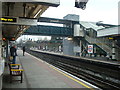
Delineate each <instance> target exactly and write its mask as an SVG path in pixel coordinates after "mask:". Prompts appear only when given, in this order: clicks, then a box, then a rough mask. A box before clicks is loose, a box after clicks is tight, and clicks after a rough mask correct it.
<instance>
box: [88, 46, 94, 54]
mask: <svg viewBox="0 0 120 90" xmlns="http://www.w3.org/2000/svg"><path fill="white" fill-rule="evenodd" d="M88 53H93V45H88Z"/></svg>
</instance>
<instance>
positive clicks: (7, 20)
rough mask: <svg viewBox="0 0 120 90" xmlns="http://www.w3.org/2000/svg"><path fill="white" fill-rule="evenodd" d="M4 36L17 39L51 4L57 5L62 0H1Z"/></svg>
mask: <svg viewBox="0 0 120 90" xmlns="http://www.w3.org/2000/svg"><path fill="white" fill-rule="evenodd" d="M1 1H2V17H0V23H2V31H3V37H5V38H7V39H9V38H12V37H15V39H17V38H18V37H19V36H20V35H21V34H22V33H23V32H24V31H25V30H26V29H27V28H28V27H29V26H30V25H34V22H37V18H39V17H40V16H41V15H42V14H43V13H44V12H45V11H46V10H47V9H48V8H49V7H50V6H52V7H57V6H59V4H60V0H1Z"/></svg>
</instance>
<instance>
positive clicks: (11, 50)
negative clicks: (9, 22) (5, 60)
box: [10, 46, 17, 64]
mask: <svg viewBox="0 0 120 90" xmlns="http://www.w3.org/2000/svg"><path fill="white" fill-rule="evenodd" d="M10 55H11V56H12V57H13V60H12V64H15V63H16V56H17V49H16V46H12V47H11V48H10Z"/></svg>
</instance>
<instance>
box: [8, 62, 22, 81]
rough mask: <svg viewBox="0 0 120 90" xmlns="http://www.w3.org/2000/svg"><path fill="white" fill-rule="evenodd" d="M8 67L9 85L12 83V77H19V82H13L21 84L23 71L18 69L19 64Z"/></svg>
mask: <svg viewBox="0 0 120 90" xmlns="http://www.w3.org/2000/svg"><path fill="white" fill-rule="evenodd" d="M8 65H9V71H10V83H12V81H13V77H18V76H19V77H20V80H14V81H20V82H21V83H22V81H23V69H20V64H8Z"/></svg>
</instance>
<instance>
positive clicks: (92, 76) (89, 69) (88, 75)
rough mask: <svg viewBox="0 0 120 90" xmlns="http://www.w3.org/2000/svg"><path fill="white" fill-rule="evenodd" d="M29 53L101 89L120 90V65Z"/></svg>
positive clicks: (42, 53)
mask: <svg viewBox="0 0 120 90" xmlns="http://www.w3.org/2000/svg"><path fill="white" fill-rule="evenodd" d="M28 53H30V54H32V55H34V56H36V57H38V58H41V59H42V60H44V61H46V62H48V63H50V64H52V65H54V66H56V67H58V68H60V69H62V70H64V71H66V72H69V73H71V74H73V75H75V76H77V77H79V78H82V79H84V80H86V81H88V82H90V83H92V84H94V85H96V86H98V87H99V88H101V89H105V90H110V89H112V90H114V89H116V90H117V89H118V90H120V76H119V75H120V65H116V64H115V65H114V64H109V63H101V62H95V61H90V60H84V59H81V58H74V57H68V56H62V55H56V54H50V53H45V52H38V51H33V50H30V51H28Z"/></svg>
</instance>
